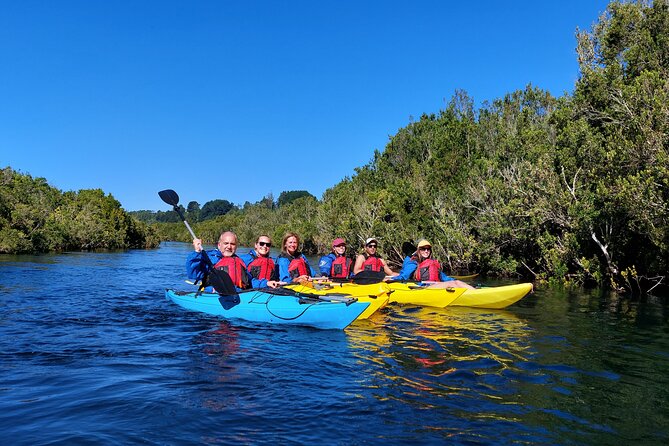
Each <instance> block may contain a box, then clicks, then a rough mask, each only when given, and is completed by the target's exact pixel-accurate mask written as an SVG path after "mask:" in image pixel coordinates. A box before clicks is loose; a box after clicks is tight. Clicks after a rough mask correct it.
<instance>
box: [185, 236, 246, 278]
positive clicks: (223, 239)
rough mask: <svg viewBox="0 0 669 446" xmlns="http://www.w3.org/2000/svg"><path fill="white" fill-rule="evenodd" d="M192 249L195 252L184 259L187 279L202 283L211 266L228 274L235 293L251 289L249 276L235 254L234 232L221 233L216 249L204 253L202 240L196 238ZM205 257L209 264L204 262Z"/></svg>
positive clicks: (235, 240) (235, 239)
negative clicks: (235, 290)
mask: <svg viewBox="0 0 669 446" xmlns="http://www.w3.org/2000/svg"><path fill="white" fill-rule="evenodd" d="M193 248H194V249H195V251H194V252H192V253H190V254H189V255H188V258H187V259H186V273H187V275H188V278H189V279H193V280H196V281H202V279H203V278H204V277H205V274H206V273H207V271H208V269H209V267H210V264H211V265H213V268H214V269H218V270H223V271H225V272H226V273H228V275H229V276H230V279H232V283H233V284H234V286H235V288H236V289H237V291H241V290H245V289H248V288H251V275H250V274H249V272H248V270H247V269H246V265H245V264H244V261H243V260H242V259H241V258H240V257H239V256H237V254H236V252H237V235H236V234H235V233H234V232H232V231H225V232H223V233H222V234H221V236H220V237H219V238H218V244H217V248H216V249H211V250H209V251H204V250H203V249H202V240H200V239H198V238H196V239H193ZM205 255H206V256H207V257H208V258H209V260H210V261H211V263H209V262H207V261H206V260H205V258H204V256H205ZM217 291H220V290H217Z"/></svg>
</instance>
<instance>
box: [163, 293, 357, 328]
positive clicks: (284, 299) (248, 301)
mask: <svg viewBox="0 0 669 446" xmlns="http://www.w3.org/2000/svg"><path fill="white" fill-rule="evenodd" d="M165 297H166V298H167V299H168V300H170V301H172V302H174V303H175V304H177V305H179V306H180V307H182V308H185V309H187V310H190V311H196V312H200V313H205V314H209V315H212V316H219V317H224V318H226V319H242V320H245V321H251V322H261V323H269V324H283V325H304V326H309V327H314V328H320V329H339V330H343V329H344V328H346V327H347V326H348V325H349V324H350V323H351V322H353V321H354V320H355V319H356V318H357V317H358V316H360V314H362V313H363V312H364V311H365V310H366V309H367V307H369V303H368V302H353V303H348V302H342V301H324V300H319V299H313V298H304V296H303V297H298V296H294V295H276V294H272V293H269V292H264V291H260V290H252V291H246V292H242V293H239V298H238V299H237V298H236V297H234V296H233V297H231V296H220V295H218V294H215V293H202V294H200V295H198V296H196V293H186V292H178V291H174V290H165Z"/></svg>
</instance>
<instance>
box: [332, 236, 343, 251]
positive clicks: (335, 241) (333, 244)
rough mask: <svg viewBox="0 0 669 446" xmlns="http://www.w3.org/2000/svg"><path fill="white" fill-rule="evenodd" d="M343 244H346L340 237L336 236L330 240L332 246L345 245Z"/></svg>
mask: <svg viewBox="0 0 669 446" xmlns="http://www.w3.org/2000/svg"><path fill="white" fill-rule="evenodd" d="M345 244H346V240H344V239H343V238H341V237H337V238H336V239H334V240H332V247H333V248H334V247H335V246H337V245H345Z"/></svg>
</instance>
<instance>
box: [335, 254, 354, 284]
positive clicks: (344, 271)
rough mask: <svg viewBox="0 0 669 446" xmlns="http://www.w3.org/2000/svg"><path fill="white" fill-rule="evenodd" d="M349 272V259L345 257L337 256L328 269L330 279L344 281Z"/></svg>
mask: <svg viewBox="0 0 669 446" xmlns="http://www.w3.org/2000/svg"><path fill="white" fill-rule="evenodd" d="M350 272H351V259H349V258H348V257H346V256H339V257H337V258H336V259H335V260H333V261H332V266H331V267H330V278H332V279H346V278H347V277H348V274H349V273H350Z"/></svg>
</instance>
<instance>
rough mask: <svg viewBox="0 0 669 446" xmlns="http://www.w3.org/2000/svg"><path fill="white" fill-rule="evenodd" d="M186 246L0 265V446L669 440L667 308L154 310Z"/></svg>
mask: <svg viewBox="0 0 669 446" xmlns="http://www.w3.org/2000/svg"><path fill="white" fill-rule="evenodd" d="M189 249H190V246H189V245H187V244H179V243H167V244H163V245H162V246H161V247H160V249H157V250H149V251H141V250H138V251H128V252H112V253H68V254H61V255H42V256H0V440H2V444H26V445H28V444H30V445H34V444H129V443H130V444H132V443H141V444H263V443H272V444H312V443H314V442H318V443H322V444H343V445H347V444H386V443H387V444H403V443H406V444H412V443H419V444H445V443H450V444H458V443H462V444H512V443H514V444H515V443H530V444H533V443H540V444H627V443H631V442H635V443H637V444H668V443H669V323H668V322H667V319H668V317H667V316H668V314H669V312H668V308H667V305H666V302H665V299H663V298H662V297H659V298H645V299H642V300H641V301H629V300H626V299H622V298H616V297H611V296H610V295H608V294H607V295H602V294H596V293H595V294H593V293H588V292H584V291H578V292H574V291H570V292H567V291H554V290H541V289H540V290H537V291H536V292H535V293H534V294H532V295H530V296H528V297H526V298H525V299H523V300H522V301H520V302H519V303H517V304H515V305H513V306H511V307H509V308H508V309H507V310H475V309H467V308H447V309H434V308H417V307H411V306H395V305H390V306H388V307H386V308H385V309H383V310H382V311H381V312H380V313H377V314H375V315H374V316H372V318H371V319H370V320H368V321H364V322H356V323H354V324H353V325H351V326H350V327H349V328H347V329H346V330H345V331H331V330H327V331H319V330H315V329H309V328H299V327H277V326H268V325H257V324H252V323H248V322H240V321H226V320H221V319H217V318H214V317H209V316H205V315H201V314H196V313H189V312H186V311H184V310H182V309H181V308H179V307H177V306H176V305H174V304H172V303H170V302H169V301H167V300H166V299H165V297H164V294H163V293H164V288H166V287H176V288H179V289H188V288H189V285H188V284H186V283H185V282H184V259H185V256H186V254H187V252H188V251H189Z"/></svg>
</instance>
